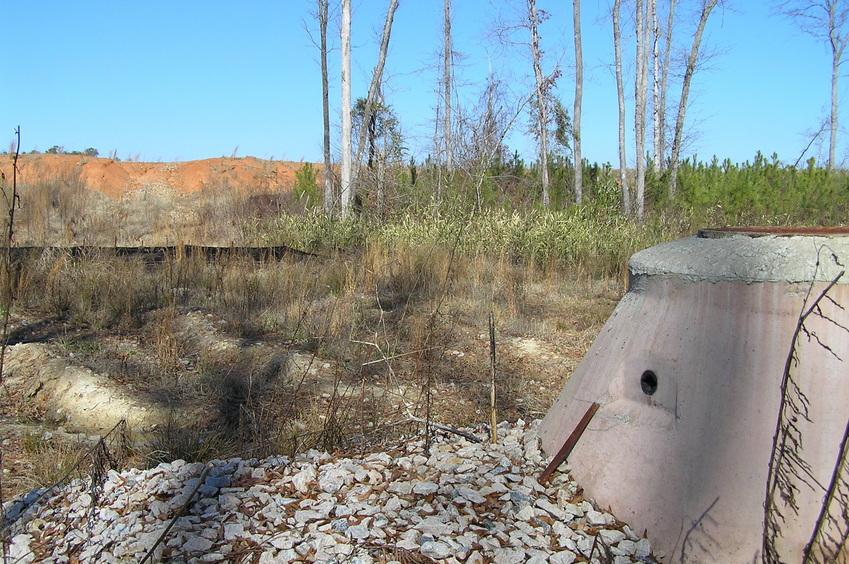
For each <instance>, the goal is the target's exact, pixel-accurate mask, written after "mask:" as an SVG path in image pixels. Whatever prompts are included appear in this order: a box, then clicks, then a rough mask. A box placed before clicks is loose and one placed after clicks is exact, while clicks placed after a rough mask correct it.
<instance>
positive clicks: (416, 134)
mask: <svg viewBox="0 0 849 564" xmlns="http://www.w3.org/2000/svg"><path fill="white" fill-rule="evenodd" d="M684 1H685V3H686V2H692V0H684ZM314 3H315V2H314V1H312V0H278V1H274V2H272V1H250V0H248V1H245V2H241V3H234V2H220V1H207V2H187V1H180V0H172V1H157V0H149V1H145V2H132V1H122V2H114V1H109V2H105V1H93V2H84V3H83V2H79V3H78V2H67V1H58V0H42V1H41V2H12V3H7V5H6V6H5V9H4V22H5V26H4V31H5V33H4V44H5V50H4V51H5V57H4V64H3V67H4V73H3V79H2V85H0V118H2V119H0V127H3V128H5V131H6V139H3V138H2V137H0V142H3V144H4V146H5V145H6V142H7V141H10V140H11V139H12V137H13V131H14V128H15V126H18V125H20V126H21V132H22V150H24V151H30V150H32V149H38V150H41V151H44V150H46V149H48V148H50V147H52V146H53V145H60V146H64V147H65V148H66V149H67V150H83V149H85V148H87V147H94V148H96V149H97V150H98V151H100V154H101V155H106V154H108V153H109V152H111V151H113V150H115V151H117V154H118V156H119V157H120V158H122V159H126V158H129V157H131V158H136V157H138V158H139V159H140V160H143V161H172V160H193V159H202V158H210V157H219V156H222V155H224V156H229V155H231V154H232V153H233V152H234V151H236V152H237V155H238V156H256V157H260V158H272V157H273V158H275V159H285V160H294V161H298V160H313V161H318V160H320V158H321V131H322V124H321V98H320V94H321V84H320V73H319V67H318V51H317V49H316V48H315V47H314V46H313V45H312V43H311V40H310V37H309V35H308V34H307V32H306V30H305V26H308V27H311V28H315V26H314V24H313V22H312V21H311V16H310V11H311V10H313V9H314ZM516 4H517V5H521V4H523V2H516ZM582 4H583V5H582V12H583V14H582V16H583V17H582V21H583V24H582V25H583V39H584V63H585V87H584V113H583V154H584V157H585V158H587V159H589V160H590V161H596V162H600V163H603V162H611V163H616V162H618V156H617V121H616V120H617V105H616V90H615V81H614V77H613V73H612V69H611V67H612V62H613V46H612V28H611V24H610V21H609V17H608V13H609V6H610V2H609V0H583V2H582ZM736 4H737V5H736V6H734V8H733V10H732V9H726V10H722V9H720V8H717V9H716V11H715V12H714V14H713V15H712V16H711V22H710V24H709V26H708V30H707V32H706V36H705V45H706V46H708V47H712V48H716V49H718V50H719V51H720V54H719V55H717V56H716V57H715V58H714V59H713V60H712V62H711V68H709V69H706V70H703V71H700V73H699V74H697V75H696V78H695V81H694V84H693V92H692V95H691V101H692V105H691V107H690V110H689V113H688V127H689V128H690V129H691V130H692V131H694V132H696V133H697V135H696V137H695V139H694V142H693V143H692V144H691V145H690V146H689V147H688V149H687V154H688V155H689V154H693V153H696V154H698V156H699V158H701V159H704V160H706V159H710V157H711V156H712V155H716V156H718V157H719V158H720V159H724V158H730V159H731V160H732V161H735V162H743V161H745V160H751V159H752V157H753V156H754V154H755V152H756V151H758V150H760V151H762V152H763V153H764V154H766V155H771V154H772V153H777V154H778V155H779V157H780V158H781V160H783V161H785V162H790V163H792V162H794V161H795V160H796V158H797V157H798V156H799V154H800V153H801V152H802V150H803V149H804V147H805V146H806V145H807V143H808V138H807V137H806V136H805V132H806V131H807V130H811V129H814V128H818V127H819V125H820V124H821V122H822V119H823V117H824V116H825V112H826V108H827V107H828V104H829V91H830V82H829V81H830V68H831V67H830V64H831V60H830V53H829V52H828V50H827V48H826V46H825V45H824V44H823V43H818V42H817V41H816V40H814V39H813V38H811V37H810V36H807V35H804V34H802V33H800V32H799V31H797V30H796V29H795V28H794V27H793V25H792V24H791V23H789V22H788V21H786V20H784V19H781V18H779V17H776V16H774V15H772V14H771V12H770V9H769V3H768V2H765V1H764V2H757V1H752V2H746V3H743V2H737V3H736ZM387 5H388V0H381V1H376V0H353V6H354V14H353V26H354V28H353V39H352V41H353V46H354V51H353V57H354V72H353V75H354V87H353V91H354V96H355V97H356V96H363V95H365V93H366V89H367V85H368V80H369V78H370V73H371V69H372V67H373V65H374V63H375V58H376V52H377V46H376V43H377V40H378V34H379V31H380V28H381V27H382V23H383V14H384V11H385V9H386V6H387ZM505 5H506V3H505V2H490V1H488V0H462V1H461V0H455V2H454V23H453V31H454V37H455V51H457V52H458V53H459V54H460V56H461V58H460V59H459V63H460V68H458V70H457V83H458V84H457V87H456V88H457V92H458V98H459V102H460V103H461V104H466V105H470V104H473V103H474V101H475V100H476V97H477V96H478V95H479V93H480V91H481V88H482V84H483V82H484V81H485V79H486V76H487V74H488V72H489V68H492V70H493V71H494V72H496V73H497V74H498V75H499V77H500V78H501V79H502V80H503V81H504V83H505V84H507V85H509V87H510V88H511V90H513V91H514V92H516V93H525V92H529V91H530V90H529V89H530V76H531V67H530V60H529V57H528V55H527V53H526V51H527V49H526V48H523V47H522V46H517V47H514V48H512V49H511V48H507V49H503V48H499V46H498V45H495V44H494V42H493V39H492V37H491V36H490V35H489V34H487V29H488V28H489V27H490V26H491V24H492V21H493V19H494V16H495V14H496V12H498V11H499V10H500V9H502V8H503V7H504V6H505ZM538 5H539V7H540V8H542V9H545V10H547V11H548V12H549V13H550V15H551V17H550V19H549V20H548V21H546V22H545V23H544V25H543V26H542V28H541V30H540V33H541V35H542V46H543V49H544V50H545V63H544V64H545V65H546V70H547V71H550V70H551V68H552V67H553V65H554V64H555V63H556V62H558V61H559V62H560V64H561V67H562V68H563V71H564V72H563V76H562V78H561V79H560V81H559V83H558V87H559V92H558V93H559V96H560V98H561V99H562V101H563V102H564V105H565V106H566V107H567V108H569V109H570V111H571V106H572V92H573V70H572V65H573V54H572V23H571V22H572V14H571V3H570V2H566V1H557V2H555V1H548V0H538ZM441 7H442V2H440V1H438V0H401V1H400V7H399V8H398V11H397V13H396V17H395V26H394V28H393V36H392V42H391V45H390V52H389V57H388V60H387V68H386V78H387V85H386V88H385V95H386V101H387V102H388V103H389V104H391V105H392V106H393V107H394V108H395V110H396V113H397V114H398V117H399V119H400V121H401V125H402V127H403V130H404V133H405V134H406V135H407V139H408V140H407V144H408V146H409V147H410V151H411V153H412V154H413V155H414V156H415V157H416V158H417V159H419V160H421V159H422V158H424V157H425V156H426V155H427V153H428V151H429V147H428V144H429V139H430V138H431V136H432V131H433V126H432V119H433V115H434V107H435V105H436V101H437V100H436V93H435V92H436V73H437V69H436V62H437V57H438V52H439V50H440V44H441V33H442V31H441ZM332 28H333V29H332V31H331V33H332V34H333V36H334V37H333V42H334V44H335V43H337V42H338V40H337V39H336V37H335V34H336V33H337V32H338V29H337V27H336V25H333V26H332ZM682 29H683V28H682ZM679 38H680V39H681V40H682V41H683V42H684V43H686V44H687V45H686V48H687V49H689V41H690V36H689V34H688V35H687V36H686V37H684V36H683V31H682V35H680V36H679ZM626 57H628V55H627V54H626ZM338 58H339V55H338V51H334V52H333V53H331V65H332V68H331V72H332V77H331V80H332V82H334V84H333V86H332V89H333V91H332V93H331V95H332V105H333V109H332V112H333V113H332V119H335V118H336V116H337V115H338V110H339V102H338V89H337V88H336V84H335V82H336V81H338ZM847 82H849V81H847ZM627 85H628V91H629V95H630V94H632V91H633V87H632V86H631V85H632V80H631V79H630V78H629V80H628V83H627ZM845 90H846V87H845V85H843V86H842V87H841V91H842V92H844V93H845ZM672 95H673V96H674V97H676V98H677V93H675V92H674V91H673V93H672ZM844 119H847V120H849V115H847V116H845V117H844ZM631 122H632V116H629V128H630V127H632V126H631V125H630V123H631ZM527 123H528V119H527V118H526V117H522V118H520V120H518V121H517V127H516V131H515V132H514V134H513V135H511V137H510V138H509V144H510V146H511V148H512V149H516V150H519V151H520V153H522V154H523V155H524V156H525V157H526V158H528V159H533V158H534V148H533V142H532V141H531V140H530V139H528V138H527V136H525V135H523V133H524V130H526V129H527ZM337 137H338V136H337ZM334 141H336V139H334ZM846 149H847V146H846V144H841V145H840V146H839V147H838V157H839V158H843V157H844V156H846ZM628 150H629V155H630V157H629V160H630V161H631V162H633V153H634V151H633V147H632V146H630V145H629V147H628ZM813 151H814V154H816V148H814V149H813ZM806 156H810V154H809V155H806Z"/></svg>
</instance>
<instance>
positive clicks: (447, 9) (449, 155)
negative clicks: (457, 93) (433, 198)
mask: <svg viewBox="0 0 849 564" xmlns="http://www.w3.org/2000/svg"><path fill="white" fill-rule="evenodd" d="M443 16H444V23H443V35H444V37H445V52H444V53H443V61H442V84H443V94H444V99H443V105H444V107H445V108H444V115H443V116H442V118H443V131H442V134H443V139H444V143H445V170H446V172H447V173H448V181H449V182H450V181H451V178H452V176H453V173H454V153H453V147H452V143H451V74H452V70H453V62H452V61H453V52H452V47H451V0H445V5H444V8H443Z"/></svg>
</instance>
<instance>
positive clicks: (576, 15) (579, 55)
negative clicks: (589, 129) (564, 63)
mask: <svg viewBox="0 0 849 564" xmlns="http://www.w3.org/2000/svg"><path fill="white" fill-rule="evenodd" d="M572 19H573V20H574V26H575V108H574V111H573V112H572V150H573V152H574V154H575V203H576V204H578V205H579V206H580V205H581V203H582V200H583V197H584V187H583V183H584V181H583V176H584V167H583V164H582V163H583V159H582V158H581V104H582V101H583V94H584V54H583V48H582V45H581V0H572Z"/></svg>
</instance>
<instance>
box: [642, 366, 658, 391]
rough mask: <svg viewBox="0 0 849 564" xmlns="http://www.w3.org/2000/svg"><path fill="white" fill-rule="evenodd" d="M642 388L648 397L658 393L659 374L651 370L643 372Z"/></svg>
mask: <svg viewBox="0 0 849 564" xmlns="http://www.w3.org/2000/svg"><path fill="white" fill-rule="evenodd" d="M640 387H641V388H642V389H643V393H644V394H646V395H647V396H650V395H652V394H654V393H655V392H656V391H657V374H655V373H654V372H652V371H651V370H646V371H645V372H643V375H642V376H641V377H640Z"/></svg>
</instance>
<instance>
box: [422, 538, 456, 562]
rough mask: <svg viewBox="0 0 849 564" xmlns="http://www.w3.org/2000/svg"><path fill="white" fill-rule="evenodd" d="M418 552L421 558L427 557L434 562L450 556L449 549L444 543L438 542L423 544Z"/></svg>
mask: <svg viewBox="0 0 849 564" xmlns="http://www.w3.org/2000/svg"><path fill="white" fill-rule="evenodd" d="M420 552H421V554H422V555H423V556H427V557H429V558H433V559H435V560H442V559H444V558H448V557H449V556H451V554H452V551H451V547H450V546H448V545H447V544H445V543H444V542H439V541H425V542H423V543H422V547H421V550H420Z"/></svg>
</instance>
